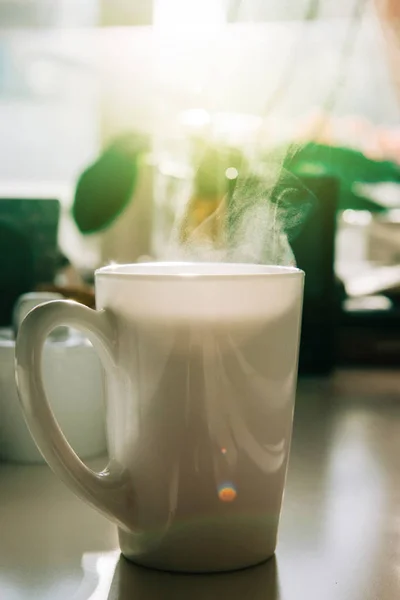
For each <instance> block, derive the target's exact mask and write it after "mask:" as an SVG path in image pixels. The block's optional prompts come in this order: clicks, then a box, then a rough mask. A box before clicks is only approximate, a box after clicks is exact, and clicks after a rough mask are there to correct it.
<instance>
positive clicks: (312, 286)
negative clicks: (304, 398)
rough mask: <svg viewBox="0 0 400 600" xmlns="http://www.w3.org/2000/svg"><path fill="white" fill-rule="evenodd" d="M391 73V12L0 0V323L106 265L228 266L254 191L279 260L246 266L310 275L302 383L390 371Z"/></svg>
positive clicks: (395, 174) (330, 6) (395, 266)
mask: <svg viewBox="0 0 400 600" xmlns="http://www.w3.org/2000/svg"><path fill="white" fill-rule="evenodd" d="M399 73H400V7H399V4H398V2H397V1H396V0H201V1H199V0H197V1H195V0H141V1H140V2H139V1H135V0H79V1H78V0H0V263H1V268H0V273H1V275H0V277H1V279H2V281H1V282H0V325H1V326H3V327H5V328H7V327H10V325H11V321H12V310H13V306H14V304H15V302H16V300H17V298H18V297H19V296H20V295H21V294H23V293H26V292H32V291H35V290H36V291H37V290H40V291H49V292H53V293H54V292H56V293H61V294H62V295H64V296H66V297H72V298H75V299H78V300H80V301H83V302H85V303H87V304H88V305H93V302H94V299H93V289H92V284H93V273H94V269H95V268H97V267H99V266H101V265H103V264H107V263H109V262H110V261H115V262H134V261H137V260H149V258H154V259H159V258H165V257H167V258H176V257H177V256H181V255H182V252H180V251H179V248H181V249H184V252H183V255H184V256H185V257H186V256H187V255H188V253H187V249H188V247H189V249H190V257H191V258H193V257H195V258H196V257H197V256H201V257H204V252H203V253H198V252H197V250H198V249H199V247H201V248H202V250H204V247H206V248H207V249H208V250H209V249H210V248H211V249H212V250H215V249H216V247H218V250H219V252H217V253H214V252H212V253H211V254H208V255H207V258H210V259H214V258H215V257H218V258H219V259H221V256H222V258H223V259H224V258H226V257H225V255H223V254H222V255H221V252H220V250H221V242H220V240H221V237H220V235H221V232H220V231H217V229H218V226H217V227H216V220H215V215H216V214H217V215H218V214H219V212H218V211H221V210H222V211H223V214H224V223H225V224H226V223H227V224H228V225H227V230H228V233H229V232H232V231H233V230H234V225H232V223H235V222H236V221H235V219H237V216H238V215H241V214H242V212H243V211H245V209H246V211H247V208H249V206H250V204H249V202H248V198H247V200H246V198H245V196H246V194H244V192H243V189H247V190H252V189H255V190H260V189H261V188H262V190H263V192H262V194H261V195H262V196H263V201H264V200H265V203H266V204H268V203H271V202H272V205H273V206H278V207H282V206H283V209H282V210H281V208H279V210H280V211H281V212H280V213H279V214H280V221H279V235H280V236H281V235H282V236H285V237H286V236H288V238H289V242H290V245H291V248H292V252H293V255H292V254H290V256H289V254H288V252H286V253H283V254H279V256H278V255H273V254H271V253H270V252H264V250H262V251H260V252H259V253H258V254H257V255H255V254H254V253H253V254H250V255H248V254H247V255H246V256H244V257H243V259H244V260H253V261H256V262H280V263H282V262H283V263H285V264H287V263H289V264H291V263H293V262H296V263H297V264H298V266H299V267H301V268H303V269H304V270H305V271H306V273H307V278H306V282H307V283H306V292H305V306H304V320H303V334H302V350H301V360H300V370H301V373H303V374H314V373H329V372H330V371H331V370H332V369H333V368H334V367H335V366H336V365H350V364H357V365H373V364H377V365H383V366H389V365H391V366H393V365H399V364H400V335H399V331H400V186H399V184H400V120H399V116H400V78H399ZM271 174H272V175H271ZM254 177H255V178H256V179H257V181H258V184H257V186H256V187H255V188H252V187H250V185H249V182H250V180H251V181H253V180H254ZM241 178H242V179H241ZM240 182H242V185H241V186H239V183H240ZM264 182H265V183H264ZM260 186H261V187H260ZM240 190H241V191H240ZM248 195H249V194H248ZM250 195H251V194H250ZM246 202H247V203H246ZM274 203H275V204H274ZM260 206H263V204H262V202H261V204H260ZM241 211H242V212H241ZM246 211H245V212H246ZM246 214H250V213H248V212H246ZM218 222H219V221H218V220H217V224H218ZM204 224H206V226H204ZM259 227H260V228H262V227H264V224H263V221H262V222H260V225H259ZM265 230H266V232H267V231H269V230H268V226H267V225H266V226H265ZM265 235H266V236H267V234H265ZM232 236H233V234H231V233H229V234H228V237H227V238H226V237H224V238H223V239H224V240H225V241H226V239H228V240H231V239H233V237H234V236H233V237H232ZM188 242H190V244H188ZM235 256H236V258H237V257H238V256H239V259H240V258H241V255H240V254H239V255H238V254H236V255H235Z"/></svg>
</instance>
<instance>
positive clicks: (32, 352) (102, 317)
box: [15, 300, 133, 531]
mask: <svg viewBox="0 0 400 600" xmlns="http://www.w3.org/2000/svg"><path fill="white" fill-rule="evenodd" d="M60 325H66V326H69V327H73V328H75V329H80V330H81V331H82V332H83V333H85V334H86V335H87V336H88V338H89V339H90V341H91V342H92V344H93V346H94V347H95V349H96V351H97V353H98V355H99V357H100V359H101V362H102V364H103V366H104V368H105V370H106V373H107V372H110V370H111V369H114V368H115V356H116V351H117V335H116V330H115V327H114V324H113V319H112V315H111V314H109V313H108V311H105V310H102V311H96V310H92V309H90V308H87V307H86V306H84V305H83V304H79V303H78V302H72V301H70V300H54V301H52V302H46V304H42V305H40V306H37V307H36V308H34V309H33V310H31V311H30V313H28V315H27V316H26V318H25V319H24V320H23V322H22V324H21V326H20V330H19V333H18V337H17V341H16V346H15V370H16V379H17V387H18V392H19V397H20V401H21V405H22V409H23V412H24V416H25V420H26V422H27V424H28V427H29V430H30V432H31V434H32V436H33V438H34V440H35V442H36V444H37V446H38V448H39V450H40V451H41V453H42V454H43V456H44V458H45V459H46V461H47V462H48V464H49V465H50V467H51V469H52V470H53V471H54V473H55V474H56V475H58V477H59V478H60V479H61V480H62V481H64V483H66V484H67V486H69V487H70V488H71V489H72V491H74V492H75V494H77V495H78V496H79V497H81V498H82V499H84V500H86V501H87V502H88V503H89V504H91V505H92V506H93V507H95V508H97V509H98V510H99V511H100V512H102V513H103V514H104V515H105V516H107V517H108V518H110V519H111V520H113V521H114V522H116V523H117V525H118V526H119V527H122V528H123V529H125V530H129V531H131V530H132V529H133V523H132V522H131V520H132V513H133V507H132V487H131V481H130V477H129V475H128V473H127V472H126V471H124V470H123V469H122V468H121V467H119V466H117V465H116V464H113V463H112V462H111V463H109V465H108V466H107V467H106V469H105V470H104V471H102V472H100V473H96V472H94V471H92V470H91V469H89V468H88V467H87V466H86V465H85V464H84V463H83V462H82V461H81V460H80V458H79V457H78V456H77V454H76V453H75V452H74V450H73V449H72V448H71V446H70V445H69V443H68V442H67V440H66V438H65V437H64V435H63V433H62V431H61V429H60V427H59V425H58V423H57V421H56V419H55V417H54V414H53V411H52V410H51V407H50V405H49V401H48V399H47V397H46V394H45V391H44V386H43V379H42V354H43V346H44V343H45V341H46V338H47V336H48V335H49V333H50V332H51V331H52V329H54V328H55V327H58V326H60Z"/></svg>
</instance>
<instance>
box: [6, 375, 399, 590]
mask: <svg viewBox="0 0 400 600" xmlns="http://www.w3.org/2000/svg"><path fill="white" fill-rule="evenodd" d="M96 466H99V463H97V464H96ZM100 466H101V464H100ZM221 597H222V598H227V599H228V598H229V600H247V599H249V600H250V599H251V600H397V599H398V598H400V373H394V372H387V373H382V372H369V373H367V372H365V373H362V372H347V373H345V372H340V373H337V374H336V375H335V376H334V377H333V378H331V379H330V380H329V381H318V380H314V381H302V382H301V384H300V386H299V393H298V399H297V408H296V415H295V426H294V437H293V444H292V453H291V460H290V467H289V474H288V481H287V490H286V495H285V501H284V509H283V514H282V521H281V528H280V539H279V546H278V550H277V553H276V557H275V558H274V559H272V560H270V561H269V562H267V563H265V564H264V565H262V566H260V567H256V568H253V569H247V570H245V571H241V572H236V573H231V574H224V575H212V576H207V575H205V576H204V575H203V576H192V575H170V574H166V573H157V572H153V571H150V570H146V569H140V568H139V567H135V566H133V565H131V564H128V563H127V562H126V561H125V560H124V559H122V558H120V557H119V554H118V549H117V537H116V531H115V528H114V526H113V525H111V524H110V523H108V522H107V521H106V520H105V519H104V518H103V517H102V516H100V515H98V514H97V513H96V512H94V511H93V510H92V509H91V508H89V507H88V506H86V505H85V504H84V503H82V502H81V501H80V500H78V499H77V498H75V496H74V495H73V494H72V493H71V492H69V490H67V489H66V488H65V487H64V486H63V484H61V483H60V482H59V481H58V480H57V479H56V477H55V476H54V475H53V474H52V473H51V472H50V470H49V469H48V468H47V467H46V466H16V465H1V466H0V598H1V600H26V599H28V598H29V600H36V599H37V600H39V599H40V600H50V599H51V600H131V599H139V600H158V599H163V600H164V599H168V600H169V599H171V600H172V599H173V600H181V599H182V600H183V599H185V600H198V599H205V598H207V599H214V598H215V599H217V598H218V599H220V598H221Z"/></svg>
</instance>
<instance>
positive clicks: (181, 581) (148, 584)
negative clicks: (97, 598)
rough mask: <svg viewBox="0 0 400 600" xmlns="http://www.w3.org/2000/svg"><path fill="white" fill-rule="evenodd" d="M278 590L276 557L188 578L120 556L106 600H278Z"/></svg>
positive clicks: (187, 575) (185, 575) (188, 576)
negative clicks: (144, 565)
mask: <svg viewBox="0 0 400 600" xmlns="http://www.w3.org/2000/svg"><path fill="white" fill-rule="evenodd" d="M278 588H279V586H278V572H277V566H276V559H275V557H273V558H271V559H270V560H269V561H267V562H266V563H264V564H262V565H259V566H257V567H251V568H248V569H243V570H242V571H235V572H232V573H217V574H210V575H199V574H193V575H189V574H179V573H166V572H162V571H154V570H151V569H146V568H143V567H138V566H136V565H134V564H132V563H130V562H129V561H127V560H126V559H125V558H123V557H122V556H121V557H120V559H119V560H118V563H117V566H116V568H115V573H114V577H113V581H112V583H111V587H110V592H109V595H108V600H132V598H140V599H141V600H142V599H143V600H144V599H145V600H188V599H189V598H190V600H214V599H215V600H217V599H218V600H219V599H221V598H229V600H244V599H245V598H251V599H252V600H279V589H278Z"/></svg>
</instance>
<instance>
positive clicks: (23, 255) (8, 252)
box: [0, 217, 34, 327]
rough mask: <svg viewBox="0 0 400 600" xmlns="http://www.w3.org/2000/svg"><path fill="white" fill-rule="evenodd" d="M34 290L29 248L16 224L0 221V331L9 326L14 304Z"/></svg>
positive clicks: (30, 245)
mask: <svg viewBox="0 0 400 600" xmlns="http://www.w3.org/2000/svg"><path fill="white" fill-rule="evenodd" d="M33 286H34V256H33V249H32V244H31V242H30V240H29V238H28V236H27V235H26V233H24V232H23V231H22V230H21V228H20V227H19V226H18V225H17V224H15V223H12V222H8V221H7V220H5V219H2V218H1V217H0V327H5V326H7V325H9V324H10V323H11V320H12V311H13V307H14V304H15V302H16V300H17V299H18V297H19V296H20V295H21V294H25V293H26V292H29V291H31V290H32V289H33Z"/></svg>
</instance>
